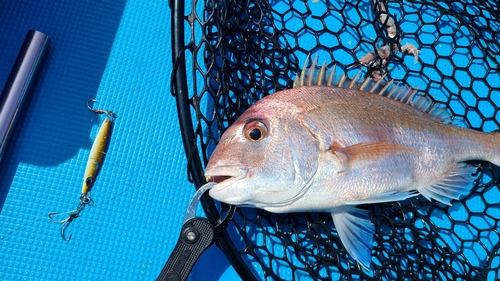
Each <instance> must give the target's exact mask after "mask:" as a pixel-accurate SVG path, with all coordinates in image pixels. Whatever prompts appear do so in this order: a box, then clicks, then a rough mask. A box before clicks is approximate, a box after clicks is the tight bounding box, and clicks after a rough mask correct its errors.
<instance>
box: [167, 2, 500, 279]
mask: <svg viewBox="0 0 500 281" xmlns="http://www.w3.org/2000/svg"><path fill="white" fill-rule="evenodd" d="M298 2H300V3H304V6H305V7H306V10H305V11H303V10H302V8H301V7H297V6H294V5H296V4H294V3H298ZM282 3H288V4H289V6H290V7H291V10H292V11H293V12H292V14H297V15H299V16H298V17H297V18H299V20H302V21H303V22H304V28H297V29H289V28H288V27H287V26H286V23H285V24H283V22H286V21H287V20H290V19H288V18H287V17H288V16H287V13H279V12H277V9H278V6H280V5H283V4H282ZM325 3H328V4H327V5H329V6H328V13H336V12H339V13H340V12H345V11H346V10H357V11H365V13H364V14H363V12H360V13H359V14H360V16H359V17H360V20H359V21H358V22H355V23H347V22H348V20H346V19H345V18H344V16H341V17H342V18H343V19H344V24H345V25H342V27H341V28H339V29H338V30H336V29H335V30H332V28H331V25H329V24H328V27H329V29H327V28H326V27H327V20H326V19H328V15H327V14H328V13H325V14H323V15H316V14H314V11H313V10H312V9H310V7H309V5H312V3H308V2H302V1H296V2H293V3H291V2H288V1H274V2H273V4H274V5H271V4H270V3H268V2H267V1H255V2H254V1H206V2H202V1H196V0H194V1H192V2H190V3H189V2H188V3H187V6H185V5H184V2H183V1H172V2H171V7H172V28H173V30H172V39H173V41H172V42H173V45H172V54H173V58H174V61H175V63H174V72H173V75H172V83H173V84H172V85H173V86H172V93H173V94H174V96H175V97H176V101H177V106H178V114H179V122H180V125H181V132H182V136H183V141H184V148H185V152H186V155H187V157H188V174H189V178H190V180H191V181H192V182H194V184H195V186H196V188H199V187H200V186H201V185H202V184H203V183H204V177H203V166H204V165H206V163H207V161H208V156H209V154H210V153H211V151H212V150H213V148H214V147H215V145H216V142H217V140H218V138H219V137H220V135H221V133H222V132H223V131H224V130H225V129H226V128H227V127H228V126H229V125H230V124H231V123H232V122H234V120H236V119H237V117H238V116H239V115H240V114H241V113H242V112H243V111H244V110H245V109H246V108H248V107H249V106H250V105H251V104H253V103H254V102H255V101H257V100H259V99H260V98H262V97H264V96H266V95H268V94H271V93H273V92H276V91H278V90H281V89H285V88H289V87H291V83H292V79H293V77H294V76H295V74H296V73H297V72H298V70H299V61H301V62H303V61H304V60H303V58H304V57H305V56H306V55H307V54H309V53H320V56H321V55H323V57H327V58H328V57H329V59H327V61H329V62H331V63H330V64H329V65H330V66H331V65H332V64H333V63H334V62H335V63H336V64H337V66H339V67H340V68H341V69H343V70H344V71H345V72H347V73H348V74H350V72H349V71H350V69H349V67H352V66H353V65H355V64H356V63H357V61H358V59H359V55H358V54H359V53H360V52H361V53H365V54H366V53H369V52H372V51H373V52H375V53H377V50H378V49H379V48H380V47H382V46H391V49H392V53H391V55H390V56H389V58H384V57H381V56H377V55H376V56H375V60H374V61H373V62H372V63H370V64H368V65H366V66H365V69H366V70H365V76H370V75H373V73H374V72H382V73H387V75H388V77H389V78H394V79H396V80H398V81H401V82H404V83H406V84H409V85H411V86H414V87H417V86H420V92H427V93H429V94H430V95H431V97H433V102H434V103H440V104H443V105H445V106H447V107H449V109H450V110H451V112H452V114H453V115H454V116H455V117H457V119H461V120H462V121H463V123H464V124H465V125H467V126H468V127H471V128H474V129H483V130H487V131H488V130H489V131H492V130H493V129H498V128H499V120H500V116H499V112H498V105H500V103H499V101H498V99H497V98H496V94H498V95H500V85H498V84H497V83H496V82H495V81H492V79H493V80H495V78H500V75H499V67H498V62H499V60H500V52H499V45H498V41H499V40H500V35H499V34H500V25H498V20H497V19H499V18H500V16H499V10H498V6H496V5H495V2H494V1H464V2H454V3H447V2H432V1H406V2H405V3H403V2H402V1H393V2H384V4H385V5H387V7H388V12H387V15H388V16H390V17H392V18H393V19H394V21H395V22H396V23H397V24H396V28H397V33H396V36H391V35H390V34H389V32H388V21H387V17H386V21H382V20H380V14H381V13H382V12H381V11H376V13H373V4H370V2H367V1H358V2H356V3H354V2H352V3H351V2H338V3H337V2H336V3H337V4H335V3H331V2H325ZM339 3H340V4H339ZM408 3H409V4H408ZM405 5H409V6H410V7H409V8H408V7H407V6H405ZM428 7H432V8H428ZM367 11H372V13H373V14H372V16H371V17H370V16H369V13H368V12H367ZM431 12H434V13H436V16H435V17H434V19H435V20H434V21H432V20H431V21H429V20H423V19H424V18H423V16H422V18H421V17H420V15H423V14H425V13H431ZM325 15H327V16H326V17H325V18H322V17H323V16H325ZM315 17H316V18H315ZM290 18H291V19H294V18H295V17H294V16H290ZM417 18H418V19H417ZM431 18H432V16H431ZM277 19H278V20H277ZM310 19H318V20H319V22H321V24H322V25H323V27H324V29H320V30H315V29H314V28H311V29H309V28H308V27H307V26H308V25H307V23H308V20H310ZM277 22H281V26H279V24H277ZM408 22H409V23H408ZM444 22H446V23H447V24H448V25H445V24H443V23H444ZM412 23H413V24H414V25H417V24H418V23H421V26H420V27H417V28H416V29H411V31H412V32H413V33H414V34H417V35H418V34H420V33H431V32H432V31H437V32H441V33H440V36H439V37H437V38H434V41H432V40H430V41H428V40H427V39H425V40H424V39H422V38H420V37H418V36H411V34H412V32H409V30H410V27H411V26H410V25H411V24H412ZM346 26H347V27H349V28H346V29H343V28H344V27H346ZM369 26H371V27H372V28H373V30H374V33H375V35H376V36H375V38H371V39H370V38H368V39H367V38H366V36H361V35H359V33H358V35H356V31H354V30H356V29H363V28H369ZM432 26H434V28H432ZM450 26H452V28H451V29H450V30H448V28H447V27H450ZM186 29H188V31H189V33H185V31H186ZM235 30H236V31H238V32H236V33H235ZM246 30H250V31H254V32H257V33H258V34H257V35H256V34H254V33H252V32H248V33H246V32H245V31H246ZM311 30H312V33H313V34H314V36H313V38H315V40H314V41H315V42H316V43H318V44H316V45H315V44H312V46H309V45H308V44H306V45H305V46H304V45H302V44H301V43H300V42H298V40H300V39H298V38H296V37H295V33H301V32H303V31H305V32H303V33H304V34H302V37H300V38H304V37H306V38H307V37H308V35H307V34H308V33H310V32H311ZM197 31H198V33H197ZM199 31H201V34H200V33H199ZM294 32H295V33H294ZM228 33H229V34H228ZM346 33H347V35H348V36H347V37H346V35H345V34H346ZM351 33H352V34H351ZM457 33H458V34H460V33H462V35H463V37H470V38H472V39H473V40H465V41H464V42H461V41H460V40H456V41H455V44H452V47H450V48H444V49H439V48H438V47H437V46H438V45H437V44H438V43H453V42H448V40H449V38H448V37H451V38H452V39H453V38H455V37H453V36H455V35H456V34H457ZM231 34H232V35H231ZM319 34H320V35H319ZM325 34H326V36H328V35H329V34H330V35H331V34H333V36H334V37H337V39H338V40H337V41H338V42H345V38H351V39H357V40H356V44H350V45H347V44H345V45H342V44H341V45H337V46H335V45H331V46H330V45H329V44H330V43H324V41H322V39H321V38H323V37H321V36H325ZM186 35H187V36H186ZM365 35H366V34H365ZM248 38H251V40H247V39H248ZM294 38H295V39H294ZM401 39H403V40H407V42H408V41H409V42H411V43H413V44H415V45H416V46H418V47H419V48H420V50H421V51H426V50H432V52H434V55H435V58H432V57H431V58H426V57H425V56H424V57H421V58H420V59H419V64H418V65H417V66H415V65H412V64H411V61H412V56H409V55H404V54H403V53H402V49H401V47H402V44H401ZM457 39H460V38H457ZM294 40H297V41H295V42H293V41H294ZM452 41H453V40H452ZM234 50H236V51H234ZM238 50H239V51H240V53H238ZM464 50H469V51H471V52H470V54H467V52H465V53H464ZM480 51H481V52H480ZM478 52H479V54H478ZM236 53H237V55H236ZM321 53H322V54H321ZM343 55H345V56H346V57H350V58H351V59H350V60H349V59H347V60H345V61H339V60H338V59H337V60H335V58H339V57H343ZM186 56H188V59H186ZM447 56H451V57H452V58H453V59H450V58H447ZM301 57H302V58H301ZM462 57H463V58H462ZM457 58H458V59H457ZM463 60H464V61H466V62H465V63H464V62H462V61H463ZM467 60H468V62H467ZM443 61H444V63H448V64H451V65H452V68H451V70H449V67H448V68H446V67H441V66H443ZM480 61H481V62H480ZM483 63H484V64H483ZM484 65H486V66H485V67H486V71H481V67H484ZM356 70H357V69H356ZM434 72H438V74H437V76H436V74H435V73H434ZM187 73H190V74H192V79H193V86H192V87H191V88H188V79H187V78H188V76H189V75H188V74H187ZM489 75H491V76H492V77H493V78H488V77H489ZM462 76H463V77H465V80H467V79H468V80H470V82H469V83H467V82H463V81H462V80H463V79H462V78H463V77H462ZM351 77H352V76H351ZM435 77H439V78H438V79H436V78H435ZM460 77H462V78H460ZM467 77H468V78H467ZM459 78H460V79H459ZM200 81H202V82H200ZM476 82H478V83H477V84H479V85H480V86H476V85H475V84H476ZM199 84H201V86H200V85H199ZM440 85H441V86H442V87H439V86H440ZM443 88H444V90H443ZM477 89H480V90H481V91H477ZM484 90H486V94H485V93H483V91H484ZM478 92H481V93H480V94H478ZM470 95H472V96H473V98H470V97H469V96H470ZM488 103H489V105H488ZM457 105H458V106H457ZM495 106H496V108H495ZM490 107H493V110H492V111H493V113H488V112H489V111H491V110H490ZM210 108H213V109H212V110H210ZM471 164H472V165H476V166H478V167H479V169H478V175H477V181H476V182H475V183H476V184H475V185H474V187H473V188H472V191H471V193H470V194H469V195H467V196H466V197H465V198H464V199H462V200H461V201H460V202H458V203H457V202H455V203H454V204H453V205H452V206H451V207H447V206H442V205H440V204H437V203H436V202H429V201H427V200H426V199H423V198H421V197H417V198H413V199H410V200H406V201H404V202H397V203H386V204H377V205H373V206H364V208H366V209H369V210H371V211H372V214H373V217H372V221H373V222H374V224H375V226H376V229H377V231H376V234H375V235H374V249H373V251H372V254H373V256H374V258H373V263H374V271H373V272H366V271H363V270H362V269H360V268H359V267H358V266H357V265H356V264H355V263H353V261H352V259H350V258H349V257H348V255H347V254H346V253H345V250H343V248H342V245H341V243H340V241H339V240H338V236H336V233H335V231H334V229H335V228H334V226H333V223H332V222H331V218H330V216H329V214H323V213H304V214H286V215H276V214H270V213H267V212H265V211H261V210H255V209H240V210H239V211H238V214H237V215H236V217H235V220H234V222H233V224H232V225H231V226H230V227H229V228H228V230H227V233H225V234H224V236H223V237H222V239H221V241H219V246H220V247H221V248H222V249H223V251H224V252H225V253H226V255H227V256H228V258H229V260H230V261H231V263H232V264H233V265H234V266H235V269H236V271H237V272H238V274H239V275H240V276H241V277H242V278H243V279H245V280H249V279H256V278H257V277H259V278H261V279H270V280H286V279H299V278H301V279H304V278H305V279H307V278H310V279H315V280H330V279H335V280H336V279H338V280H356V279H360V278H362V279H365V280H369V279H385V280H392V279H397V278H409V279H429V280H451V279H456V280H486V279H490V278H499V277H500V276H499V267H500V266H499V265H498V264H497V263H500V257H499V248H498V247H499V246H498V244H499V243H498V240H499V238H498V237H500V234H499V231H498V230H499V227H498V225H499V220H500V218H499V216H498V215H495V213H496V212H494V211H495V210H496V209H495V208H498V205H499V203H500V202H496V201H495V200H491V199H489V197H495V196H496V195H498V192H499V187H498V186H499V181H500V173H499V171H498V167H494V166H492V165H490V164H489V163H482V162H474V163H471ZM477 198H479V200H480V201H482V202H484V203H486V204H485V205H487V206H485V207H484V208H483V210H480V209H481V208H479V209H478V207H477V206H474V205H473V204H472V205H470V204H468V202H476V201H477V200H478V199H477ZM488 200H489V201H488ZM202 204H203V207H204V208H205V211H206V213H207V217H208V218H209V219H210V220H211V221H212V222H213V223H215V222H216V221H217V220H218V218H219V211H218V209H219V208H218V206H217V205H216V203H215V202H214V201H213V200H211V199H210V198H209V197H208V196H204V198H203V199H202ZM479 205H480V204H479ZM222 208H223V206H222ZM455 208H463V209H465V210H466V212H467V216H466V218H463V217H460V215H457V214H455V212H454V210H455ZM455 216H459V217H455ZM429 217H433V218H439V217H441V218H443V219H442V220H441V221H440V223H442V225H438V224H437V223H435V221H434V220H430V219H429ZM446 218H448V219H446ZM471 220H472V221H474V220H484V221H486V225H488V224H489V225H493V226H491V229H488V231H487V230H486V229H484V227H483V226H480V224H479V223H478V224H477V225H475V224H473V226H472V227H467V226H466V225H467V224H468V222H470V221H471ZM449 222H451V224H452V225H453V226H447V224H449ZM409 226H412V227H409ZM455 226H457V229H462V228H465V229H466V230H465V231H466V232H467V231H469V232H474V231H475V234H474V233H473V234H468V235H466V236H464V237H455V236H456V235H455V236H454V232H456V230H455ZM495 226H496V227H495ZM471 229H472V230H471ZM257 230H258V231H257ZM490 230H491V231H490ZM249 232H253V233H251V234H249ZM490 232H491V233H490ZM485 233H486V234H487V235H486V234H485ZM432 236H434V238H429V237H432ZM481 236H488V237H493V238H490V240H491V243H490V244H488V242H486V240H488V239H486V240H485V239H480V237H481ZM476 238H477V239H476ZM447 239H449V240H450V241H452V242H454V243H459V244H460V245H457V247H456V249H458V250H457V251H453V250H450V247H449V246H450V245H449V243H447V242H446V240H447ZM495 239H496V240H497V243H494V241H495ZM259 241H260V242H259ZM394 241H399V243H396V246H394V245H393V244H394ZM457 241H458V242H457ZM468 244H474V246H473V247H472V249H474V250H476V249H477V247H479V248H483V249H485V251H486V252H488V255H487V256H486V257H487V258H486V259H485V261H484V262H480V261H470V260H469V257H468V256H467V254H466V253H468V252H467V251H468V250H467V248H468V247H467V246H466V245H468ZM476 244H477V245H476ZM494 244H496V246H495V245H494ZM469 247H470V246H469ZM278 248H281V250H280V249H278ZM440 248H444V250H443V249H440ZM270 249H271V250H270ZM409 249H412V250H411V251H410V250H409ZM412 251H413V252H412ZM469 252H470V251H469ZM408 253H410V254H409V255H408ZM405 254H407V256H406V257H405V256H404V255H405ZM478 260H480V258H478ZM290 261H292V262H290ZM422 261H425V262H422ZM395 265H399V266H395Z"/></svg>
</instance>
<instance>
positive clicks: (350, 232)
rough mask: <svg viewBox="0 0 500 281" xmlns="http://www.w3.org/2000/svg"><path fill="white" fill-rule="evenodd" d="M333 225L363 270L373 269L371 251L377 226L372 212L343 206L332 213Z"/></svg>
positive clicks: (345, 246) (347, 249)
mask: <svg viewBox="0 0 500 281" xmlns="http://www.w3.org/2000/svg"><path fill="white" fill-rule="evenodd" d="M331 214H332V219H333V223H334V224H335V228H336V229H337V233H338V234H339V238H340V241H342V244H343V245H344V248H345V249H346V251H347V252H348V253H349V255H351V256H352V258H353V259H354V260H355V261H356V262H358V263H359V264H360V265H361V266H362V267H363V268H365V269H367V270H370V268H371V265H370V264H371V259H372V256H371V250H372V241H373V233H374V232H375V226H374V225H373V223H372V222H371V221H370V212H369V211H367V210H362V209H358V208H356V207H354V206H347V205H345V206H341V207H338V208H336V209H334V210H333V211H332V212H331Z"/></svg>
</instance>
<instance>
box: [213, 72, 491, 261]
mask: <svg viewBox="0 0 500 281" xmlns="http://www.w3.org/2000/svg"><path fill="white" fill-rule="evenodd" d="M315 65H316V63H315V62H314V63H313V64H312V66H311V67H310V68H304V70H303V71H302V73H301V75H300V76H299V77H298V78H297V79H296V80H295V88H293V89H288V90H283V91H280V92H277V93H275V94H273V95H270V96H267V97H264V98H263V99H261V100H260V101H258V102H257V103H255V104H254V105H253V106H251V107H250V108H249V109H248V110H247V111H245V112H244V113H243V114H242V115H241V117H240V118H239V119H238V120H237V121H236V122H235V123H234V124H232V125H231V126H230V127H229V128H228V129H227V130H226V131H225V132H224V134H223V135H222V137H221V140H220V142H219V143H220V144H223V145H218V146H217V147H216V149H215V150H214V152H213V154H212V156H211V158H210V160H209V163H208V165H207V168H206V172H205V176H206V178H207V181H215V182H216V183H217V184H216V185H215V186H214V187H213V188H212V189H211V190H210V196H211V197H213V198H214V199H216V200H219V201H221V202H224V203H227V204H232V205H244V206H254V207H256V208H262V209H265V210H267V211H269V212H274V213H286V212H309V211H311V212H312V211H314V212H315V211H321V212H330V213H331V215H332V219H333V222H334V224H335V227H336V229H337V232H338V235H339V238H340V240H341V241H342V243H343V245H344V247H345V248H346V250H347V252H348V253H349V254H350V255H351V256H352V258H353V259H354V260H356V261H357V262H358V263H359V264H360V265H361V266H363V267H365V268H368V269H369V268H370V263H371V247H372V243H371V241H372V236H373V232H374V226H373V224H372V223H371V221H370V214H369V212H368V211H366V210H364V209H360V208H358V207H357V206H358V205H362V204H374V203H382V202H391V201H399V200H404V199H407V198H410V197H413V196H416V195H418V194H422V195H423V196H424V197H426V198H427V199H429V200H432V199H434V200H437V201H439V202H441V203H443V204H450V202H451V200H457V199H459V198H460V196H461V195H463V194H466V193H468V192H469V189H470V187H471V185H470V184H471V182H472V181H473V180H474V178H473V177H472V174H473V173H474V172H475V168H474V167H471V166H469V165H467V164H466V163H465V162H466V161H469V160H484V161H489V162H491V163H493V164H495V165H497V166H499V165H500V134H499V133H483V132H478V131H473V130H470V129H466V128H460V127H456V126H453V125H450V124H447V123H449V121H450V120H451V118H450V116H451V115H450V114H449V113H448V112H447V111H446V110H445V109H444V108H441V107H439V106H438V105H436V104H433V103H432V102H431V99H430V98H429V97H427V96H425V95H416V90H414V89H412V88H409V87H401V86H399V85H395V84H394V83H393V82H392V81H389V82H372V81H370V80H368V81H364V82H363V83H361V84H358V83H357V81H356V80H357V78H355V79H352V80H350V79H347V78H346V77H345V76H343V77H341V78H340V79H339V80H338V82H334V81H333V79H331V77H332V76H331V75H329V74H327V73H328V71H327V70H326V69H325V68H324V67H323V68H321V69H320V70H318V69H317V67H316V66H315ZM332 72H333V71H332ZM332 72H330V73H332ZM358 76H359V75H358ZM358 76H357V77H358ZM326 77H328V78H326ZM325 81H326V82H325Z"/></svg>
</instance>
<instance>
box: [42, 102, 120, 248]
mask: <svg viewBox="0 0 500 281" xmlns="http://www.w3.org/2000/svg"><path fill="white" fill-rule="evenodd" d="M90 102H95V100H93V99H92V100H89V101H87V107H88V108H89V110H91V111H92V112H94V113H95V114H105V115H106V119H104V122H103V123H102V125H101V127H100V128H99V132H98V133H97V137H96V139H95V141H94V143H93V144H92V148H91V149H90V155H89V159H88V160H87V167H86V169H85V174H84V177H83V186H82V193H81V194H80V203H79V204H78V206H77V207H76V209H75V210H73V211H70V212H69V216H68V217H67V218H66V219H64V220H61V221H57V220H55V219H54V218H53V216H54V215H57V214H58V213H56V212H50V213H49V214H48V217H49V219H50V220H51V221H53V222H55V223H60V224H62V225H61V230H60V231H61V237H62V238H63V240H65V241H69V240H70V239H71V236H72V234H70V235H69V236H68V238H66V236H65V235H64V232H65V230H66V228H67V227H68V225H69V224H70V223H71V222H72V221H73V220H74V219H75V218H77V217H78V216H79V215H80V212H81V211H83V209H84V208H85V206H86V205H88V204H90V205H91V204H92V199H91V198H90V191H91V189H92V186H93V185H94V182H95V179H96V177H97V174H99V171H100V170H101V166H102V164H103V162H104V158H105V157H106V152H107V151H108V147H109V141H110V139H111V133H112V132H113V125H114V120H115V119H116V118H117V116H116V114H114V113H113V112H112V111H109V110H102V109H93V108H92V107H90V105H89V103H90Z"/></svg>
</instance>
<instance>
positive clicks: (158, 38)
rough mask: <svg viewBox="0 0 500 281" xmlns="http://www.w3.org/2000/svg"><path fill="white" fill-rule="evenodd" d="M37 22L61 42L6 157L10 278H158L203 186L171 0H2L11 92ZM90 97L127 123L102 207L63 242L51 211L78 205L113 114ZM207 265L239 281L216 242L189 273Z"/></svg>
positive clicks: (0, 36) (103, 182)
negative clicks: (180, 107)
mask: <svg viewBox="0 0 500 281" xmlns="http://www.w3.org/2000/svg"><path fill="white" fill-rule="evenodd" d="M29 29H36V30H39V31H41V32H43V33H45V34H47V35H48V36H49V37H50V38H51V43H50V49H49V52H48V55H47V59H46V60H45V63H44V65H43V69H42V71H41V76H40V77H39V79H38V81H37V86H36V88H35V90H34V92H33V93H32V95H31V97H30V98H29V99H28V101H27V103H26V104H25V107H24V108H23V113H22V115H21V117H20V120H19V122H18V124H17V127H16V129H15V132H14V135H13V138H12V140H11V143H10V145H9V147H8V151H7V153H6V154H5V156H4V159H3V160H2V163H0V279H1V280H20V279H28V280H154V279H155V278H156V277H157V275H158V274H159V272H160V271H161V269H162V267H163V265H164V263H165V262H166V260H167V258H168V256H169V254H170V252H171V251H172V250H173V247H174V246H175V243H176V242H177V239H178V234H179V233H178V232H179V230H180V227H181V224H182V218H183V216H184V211H185V209H186V207H187V204H188V202H189V200H190V198H191V196H192V194H193V193H194V188H193V186H192V185H191V184H190V183H188V181H187V176H186V171H185V169H186V168H185V167H186V159H185V155H184V149H183V147H182V142H181V136H180V132H179V128H178V122H177V113H176V108H175V100H174V99H173V98H172V97H171V95H170V90H169V86H170V72H171V64H172V62H171V50H170V42H171V41H170V9H169V7H168V2H167V1H158V0H156V1H124V0H117V1H49V0H40V1H38V0H37V1H2V2H0V45H1V46H2V48H1V51H0V86H1V87H3V85H4V84H5V81H6V80H7V77H8V75H9V72H10V70H11V67H12V65H13V63H14V60H15V58H16V56H17V54H18V52H19V49H20V47H21V44H22V42H23V40H24V37H25V35H26V32H27V31H28V30H29ZM92 98H94V99H96V100H97V102H96V103H94V106H95V107H96V108H102V109H109V110H112V111H114V112H116V113H117V115H118V119H117V120H116V124H115V129H114V132H113V136H112V139H111V144H110V147H109V150H108V155H107V158H106V161H105V164H104V166H103V168H102V171H101V173H100V175H99V177H98V178H97V181H96V184H95V185H94V188H93V191H92V198H93V200H94V202H95V204H94V205H93V206H92V207H86V208H85V210H83V212H82V213H81V215H80V217H78V218H76V219H75V220H74V221H73V222H72V224H71V225H70V226H69V227H68V229H67V230H66V232H67V235H69V234H70V233H73V236H72V239H71V241H70V242H65V241H63V240H62V239H61V237H60V233H59V229H60V225H58V224H55V223H53V222H51V221H49V219H48V218H47V214H48V213H49V212H68V211H71V210H74V209H75V208H76V206H77V205H78V203H79V198H78V197H79V194H80V191H81V185H82V179H83V172H84V170H85V165H86V162H87V158H88V155H89V152H90V147H91V145H92V142H93V140H94V139H95V137H96V134H97V130H98V129H99V126H100V124H101V123H102V121H103V119H104V117H102V116H97V115H94V114H92V112H90V111H89V110H88V109H87V108H86V102H87V100H89V99H92ZM66 216H67V214H66V215H61V216H59V217H57V218H59V219H64V218H65V217H66ZM214 260H216V261H217V262H213V261H214ZM208 261H210V262H208ZM214 264H215V265H214ZM206 266H210V267H211V270H210V273H209V275H206V274H207V273H204V274H205V275H204V276H205V277H207V278H209V280H214V279H216V280H217V279H219V278H222V279H223V278H229V279H230V278H232V277H234V276H232V277H231V271H229V273H227V272H226V273H225V274H224V272H225V271H226V270H227V268H228V262H227V261H226V260H225V257H224V256H223V255H222V254H221V253H220V251H218V249H216V248H213V249H210V251H208V253H207V254H206V255H205V256H203V257H202V260H201V261H200V263H199V265H197V267H196V268H195V270H194V273H193V275H192V278H191V279H196V280H198V279H199V278H196V277H197V276H200V274H199V273H198V272H204V271H205V267H206ZM221 276H229V277H221Z"/></svg>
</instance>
